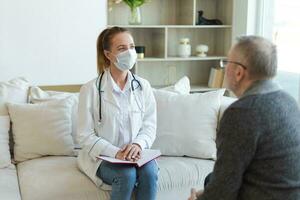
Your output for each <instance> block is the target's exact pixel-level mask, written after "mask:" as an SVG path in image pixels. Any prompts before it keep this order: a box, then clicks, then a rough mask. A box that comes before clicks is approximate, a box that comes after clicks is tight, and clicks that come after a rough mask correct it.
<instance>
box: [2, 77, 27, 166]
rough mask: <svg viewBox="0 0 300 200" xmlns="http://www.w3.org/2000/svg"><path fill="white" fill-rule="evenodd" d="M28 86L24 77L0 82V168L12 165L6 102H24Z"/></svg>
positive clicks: (11, 144) (11, 145)
mask: <svg viewBox="0 0 300 200" xmlns="http://www.w3.org/2000/svg"><path fill="white" fill-rule="evenodd" d="M28 88H29V83H28V81H27V80H26V79H25V78H15V79H12V80H10V81H8V82H0V117H1V119H0V168H3V167H7V166H10V165H12V164H11V155H10V151H9V147H11V148H13V139H12V135H10V134H9V129H10V119H9V116H8V111H7V108H6V103H7V102H12V103H26V102H27V96H28Z"/></svg>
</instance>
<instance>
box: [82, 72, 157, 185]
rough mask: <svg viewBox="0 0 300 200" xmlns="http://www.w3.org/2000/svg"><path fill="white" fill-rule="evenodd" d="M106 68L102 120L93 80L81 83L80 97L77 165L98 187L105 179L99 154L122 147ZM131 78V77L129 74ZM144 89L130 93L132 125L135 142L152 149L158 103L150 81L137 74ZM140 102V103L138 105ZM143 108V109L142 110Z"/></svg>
mask: <svg viewBox="0 0 300 200" xmlns="http://www.w3.org/2000/svg"><path fill="white" fill-rule="evenodd" d="M108 73H109V71H108V70H106V71H105V72H104V74H103V78H102V82H101V91H103V92H101V104H102V105H101V108H102V121H101V122H99V95H98V89H97V85H98V84H96V82H97V81H98V79H94V80H92V81H90V82H88V83H86V84H85V85H83V86H82V88H81V90H80V96H79V107H78V127H77V132H78V135H77V140H78V143H79V144H80V146H81V148H82V149H81V150H80V151H79V154H78V159H77V161H78V166H79V168H80V169H81V171H83V172H84V173H85V174H86V175H87V176H88V177H89V178H90V179H91V180H92V181H93V182H94V183H95V184H96V185H97V186H102V180H101V179H99V178H98V177H97V176H96V172H97V169H98V167H99V165H100V163H101V160H99V159H97V158H96V156H99V155H101V151H103V150H104V149H106V148H109V152H111V156H114V155H115V154H116V152H117V151H118V150H119V148H118V147H116V146H115V145H116V144H117V143H118V136H119V132H118V128H117V124H116V122H117V120H116V117H117V116H118V113H119V105H118V102H117V101H116V99H115V98H114V95H113V93H112V90H113V86H112V84H111V83H110V81H108V78H109V77H108ZM128 77H129V76H128ZM135 77H136V79H137V80H138V81H140V83H141V85H142V90H141V89H140V88H137V89H135V90H134V92H133V91H132V89H131V87H130V90H131V95H130V105H129V106H130V108H129V109H130V116H129V119H130V120H129V121H130V126H129V127H131V133H132V142H133V143H138V144H139V145H140V146H141V147H142V149H145V148H150V147H151V146H152V144H153V142H154V140H155V136H156V102H155V99H154V95H153V92H152V88H151V86H150V84H149V82H148V81H146V80H144V79H142V78H140V77H137V76H136V75H135ZM137 103H139V104H137ZM140 108H141V109H140Z"/></svg>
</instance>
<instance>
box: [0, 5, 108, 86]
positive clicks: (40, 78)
mask: <svg viewBox="0 0 300 200" xmlns="http://www.w3.org/2000/svg"><path fill="white" fill-rule="evenodd" d="M105 26H106V0H88V1H84V0H26V1H25V0H0V81H7V80H9V79H11V78H14V77H17V76H24V77H26V78H27V79H29V80H30V82H31V83H33V84H38V85H58V84H81V83H85V82H87V81H88V80H90V79H92V78H94V77H95V76H96V72H97V71H96V40H97V36H98V34H99V33H100V32H101V30H102V29H103V28H105Z"/></svg>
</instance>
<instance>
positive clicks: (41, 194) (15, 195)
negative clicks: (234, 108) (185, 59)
mask: <svg viewBox="0 0 300 200" xmlns="http://www.w3.org/2000/svg"><path fill="white" fill-rule="evenodd" d="M234 100H235V99H232V98H228V97H223V98H222V101H221V107H220V111H219V118H221V116H222V113H223V112H224V110H225V109H226V108H227V107H228V106H229V105H230V104H231V103H232V102H233V101H234ZM157 161H158V164H159V167H160V172H159V180H158V195H157V199H158V200H168V199H172V200H184V199H187V197H188V196H189V193H190V189H191V188H192V187H196V188H198V189H201V188H203V183H204V179H205V177H206V175H207V174H208V173H210V172H211V171H212V170H213V166H214V161H213V160H205V159H199V158H190V157H172V156H161V157H160V158H159V159H158V160H157ZM109 195H110V187H106V188H97V187H96V186H95V185H94V184H93V182H92V181H91V180H90V179H89V178H88V177H87V176H86V175H85V174H83V173H82V172H81V171H80V170H79V168H78V166H77V160H76V157H73V156H44V157H41V158H36V159H31V160H26V161H23V162H20V163H18V164H16V165H12V166H10V167H8V168H4V169H0V199H1V200H17V199H23V200H48V199H49V200H54V199H55V200H60V199H61V200H75V199H78V200H96V199H97V200H99V199H101V200H106V199H107V200H108V199H109Z"/></svg>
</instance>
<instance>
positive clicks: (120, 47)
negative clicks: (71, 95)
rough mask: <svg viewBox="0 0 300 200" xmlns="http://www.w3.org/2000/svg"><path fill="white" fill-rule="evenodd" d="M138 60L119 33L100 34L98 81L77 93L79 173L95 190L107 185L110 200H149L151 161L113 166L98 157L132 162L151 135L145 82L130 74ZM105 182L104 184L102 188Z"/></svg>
mask: <svg viewBox="0 0 300 200" xmlns="http://www.w3.org/2000/svg"><path fill="white" fill-rule="evenodd" d="M136 59H137V55H136V51H135V47H134V41H133V38H132V36H131V34H130V33H129V32H128V31H127V30H126V29H124V28H120V27H112V28H108V29H106V30H104V31H103V32H102V33H101V34H100V35H99V37H98V41H97V60H98V63H97V64H98V74H99V76H98V77H97V78H96V79H94V80H92V81H90V82H88V83H86V84H85V85H83V86H82V88H81V90H80V97H79V108H78V109H79V110H78V111H79V116H78V137H77V139H78V142H79V143H80V145H81V147H82V149H81V150H80V152H79V155H78V165H79V168H80V169H81V170H82V171H83V172H84V173H85V174H86V175H87V176H89V177H90V178H91V179H92V180H93V181H94V183H95V184H96V185H97V186H101V187H102V186H104V185H105V184H108V185H111V186H112V192H111V200H129V199H130V198H131V195H132V192H133V190H135V195H136V196H135V198H136V200H154V199H155V198H156V190H157V173H158V166H157V164H156V162H155V161H154V160H153V161H151V162H149V163H147V164H145V165H144V166H142V167H140V168H137V167H135V166H132V165H121V164H112V163H109V162H107V161H101V160H100V159H98V158H97V156H100V155H102V156H109V157H114V158H118V159H122V160H131V161H136V160H138V159H139V158H140V156H141V152H142V151H143V149H146V148H150V147H151V145H152V143H153V141H154V139H155V135H156V103H155V99H154V95H153V93H152V89H151V86H150V84H149V82H148V81H146V80H145V79H142V78H140V77H138V76H136V75H134V74H133V73H131V72H130V71H129V70H130V69H132V67H133V66H134V64H135V63H136ZM103 183H105V184H103Z"/></svg>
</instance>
